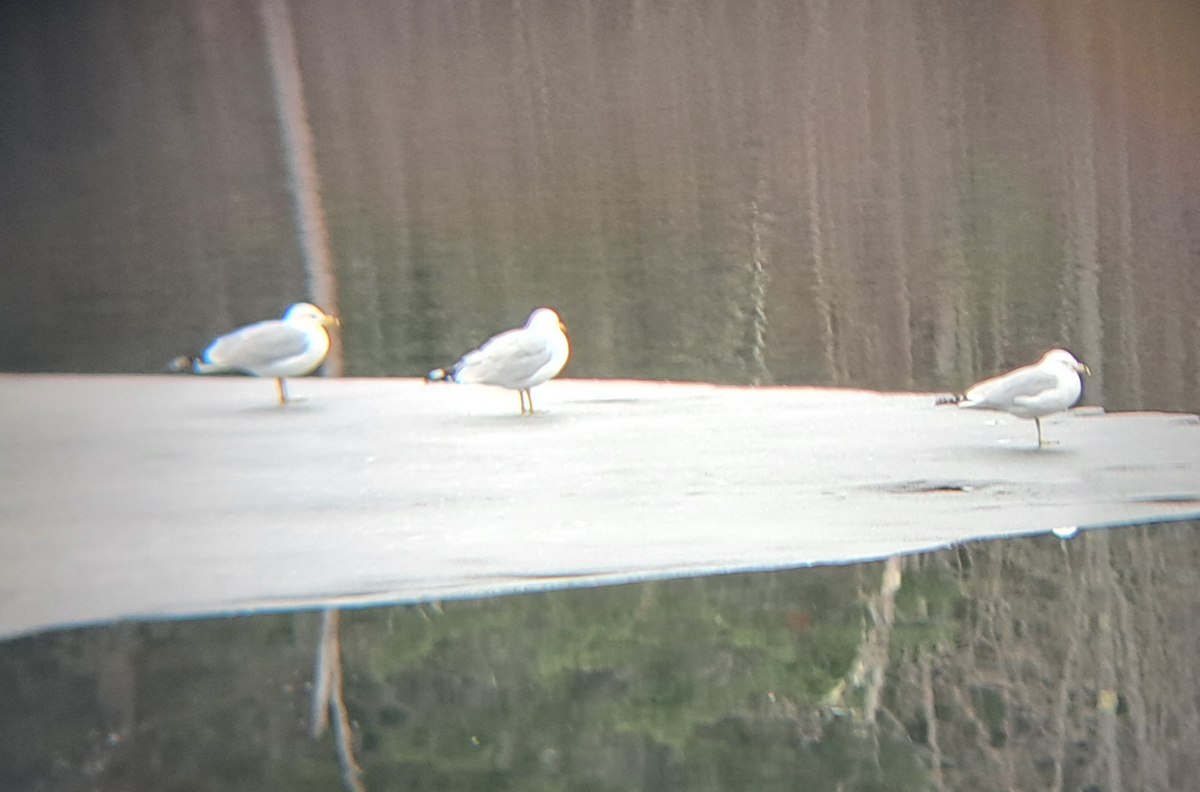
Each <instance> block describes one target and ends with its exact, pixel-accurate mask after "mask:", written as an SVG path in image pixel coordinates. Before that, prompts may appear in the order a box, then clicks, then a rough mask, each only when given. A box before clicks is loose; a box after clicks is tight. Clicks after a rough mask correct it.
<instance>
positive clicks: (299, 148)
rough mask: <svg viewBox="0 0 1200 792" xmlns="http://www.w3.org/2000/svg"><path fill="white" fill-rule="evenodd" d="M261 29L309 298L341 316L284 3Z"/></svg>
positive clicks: (333, 354) (334, 363)
mask: <svg viewBox="0 0 1200 792" xmlns="http://www.w3.org/2000/svg"><path fill="white" fill-rule="evenodd" d="M259 9H260V11H261V14H262V20H263V31H264V35H265V38H266V42H267V56H268V58H269V60H270V65H271V77H272V80H273V87H274V93H275V112H276V115H277V116H278V118H279V131H280V137H281V139H282V148H283V155H284V158H285V160H286V164H287V171H288V178H289V182H290V184H291V190H292V202H293V205H294V207H295V217H296V237H297V240H298V242H299V245H300V250H301V253H302V254H303V256H304V267H305V270H306V275H307V278H308V296H309V299H310V300H312V301H313V302H315V303H316V304H317V305H319V306H320V307H321V308H322V309H323V310H324V311H326V312H327V313H331V314H333V315H335V316H336V315H337V312H338V299H337V283H336V281H335V279H334V274H333V262H332V257H331V255H330V252H329V232H328V230H327V229H326V227H325V210H324V209H323V208H322V206H321V183H320V179H319V178H318V175H317V160H316V154H315V152H314V150H313V135H312V129H311V128H310V127H309V124H308V111H307V110H306V108H305V104H304V88H303V85H302V84H301V79H300V62H299V60H298V58H297V54H296V37H295V34H294V32H293V30H292V23H291V19H290V17H289V16H288V7H287V4H286V2H285V0H262V1H261V5H260V6H259ZM324 372H325V374H326V376H331V377H336V376H339V375H341V373H342V345H341V336H340V335H339V334H334V335H333V336H332V337H331V338H330V345H329V356H328V357H327V358H326V359H325V366H324Z"/></svg>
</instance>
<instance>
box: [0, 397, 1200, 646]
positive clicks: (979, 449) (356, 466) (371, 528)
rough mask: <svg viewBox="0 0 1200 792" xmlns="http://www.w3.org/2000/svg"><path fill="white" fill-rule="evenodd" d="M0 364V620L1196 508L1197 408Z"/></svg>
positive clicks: (253, 603)
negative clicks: (1040, 415)
mask: <svg viewBox="0 0 1200 792" xmlns="http://www.w3.org/2000/svg"><path fill="white" fill-rule="evenodd" d="M291 392H292V393H293V394H294V395H296V396H300V397H303V398H304V401H302V402H300V403H296V404H290V405H287V406H285V407H282V408H281V407H277V406H276V405H275V404H274V388H273V387H272V384H271V383H270V382H269V381H263V380H255V379H249V378H236V377H235V378H212V379H208V378H197V377H189V376H161V377H153V376H151V377H127V376H122V377H117V376H112V377H104V376H101V377H95V376H87V377H85V376H24V375H7V376H0V444H2V446H0V637H11V636H13V635H17V634H21V633H25V632H30V631H36V630H39V629H43V628H48V627H57V626H65V625H74V624H83V623H90V622H96V621H105V620H109V619H118V618H128V617H132V618H148V617H162V616H168V617H174V616H188V615H198V614H205V613H227V612H240V611H244V610H257V609H266V608H279V607H284V608H287V607H305V606H310V605H316V604H327V603H343V604H351V603H367V602H399V601H413V600H425V599H437V598H446V597H453V596H469V595H476V594H494V593H503V592H512V591H521V590H528V589H533V588H554V587H561V586H566V585H588V584H592V583H606V582H616V581H622V580H631V579H642V578H652V577H666V576H675V575H682V574H693V573H697V572H704V571H731V570H741V569H770V568H783V567H789V566H799V565H806V564H819V563H839V562H845V561H851V560H857V559H871V558H880V557H886V556H889V555H892V554H895V553H904V552H913V551H917V550H925V549H930V548H936V547H942V546H945V545H947V544H950V543H954V542H960V541H964V540H968V539H974V538H979V537H986V536H1001V535H1010V534H1023V533H1034V532H1045V531H1050V530H1052V529H1054V528H1061V527H1063V526H1074V525H1078V526H1102V525H1115V524H1126V523H1133V522H1150V521H1158V520H1174V519H1186V518H1195V517H1197V516H1200V422H1198V421H1197V419H1196V417H1195V416H1191V415H1171V414H1149V413H1125V414H1108V415H1105V414H1102V413H1099V411H1095V410H1091V411H1080V412H1077V413H1074V414H1067V415H1062V416H1057V417H1054V418H1051V419H1049V420H1048V421H1046V435H1047V437H1049V438H1052V439H1055V440H1058V441H1060V445H1057V446H1052V447H1048V448H1043V449H1040V450H1039V449H1037V448H1035V447H1034V443H1035V430H1034V427H1033V424H1032V423H1030V422H1027V421H1019V420H1017V419H1015V418H1011V417H1010V416H1007V415H996V414H989V413H980V412H971V411H960V410H958V409H957V408H954V407H934V406H933V396H932V395H930V394H911V393H895V394H884V393H874V392H868V391H851V390H835V389H826V388H798V387H797V388H741V387H716V386H711V385H703V384H679V383H675V384H667V383H654V382H633V381H599V380H558V381H554V382H551V383H548V384H547V385H545V386H542V387H540V388H538V389H536V390H535V391H534V398H535V404H536V406H537V408H538V410H540V411H542V412H541V414H538V415H535V416H532V417H530V416H525V417H522V416H521V415H519V414H518V403H517V395H516V394H515V393H512V392H508V391H502V390H496V389H491V388H487V387H482V386H452V385H442V384H430V385H427V384H424V383H422V382H421V381H419V380H411V379H315V378H309V379H304V380H295V381H293V382H292V383H291Z"/></svg>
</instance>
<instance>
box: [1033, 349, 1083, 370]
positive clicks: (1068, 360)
mask: <svg viewBox="0 0 1200 792" xmlns="http://www.w3.org/2000/svg"><path fill="white" fill-rule="evenodd" d="M1041 362H1042V363H1047V364H1051V365H1055V366H1065V367H1067V368H1069V369H1071V370H1072V371H1077V372H1079V373H1080V374H1091V373H1092V370H1091V369H1090V368H1088V367H1087V366H1086V365H1084V364H1083V363H1080V362H1079V361H1078V360H1076V359H1075V356H1074V355H1072V354H1071V353H1070V352H1068V351H1067V350H1065V349H1051V350H1050V351H1049V352H1047V353H1046V354H1044V355H1042V360H1041Z"/></svg>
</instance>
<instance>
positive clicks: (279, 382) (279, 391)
mask: <svg viewBox="0 0 1200 792" xmlns="http://www.w3.org/2000/svg"><path fill="white" fill-rule="evenodd" d="M275 395H276V396H278V397H279V403H280V404H283V403H284V402H286V401H287V388H285V387H284V385H283V377H276V378H275Z"/></svg>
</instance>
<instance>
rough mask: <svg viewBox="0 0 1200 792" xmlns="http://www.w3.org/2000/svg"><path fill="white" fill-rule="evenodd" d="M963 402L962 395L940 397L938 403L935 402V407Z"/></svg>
mask: <svg viewBox="0 0 1200 792" xmlns="http://www.w3.org/2000/svg"><path fill="white" fill-rule="evenodd" d="M962 400H963V396H962V394H959V393H955V394H951V395H949V396H938V397H937V401H935V402H934V405H938V404H958V403H959V402H960V401H962Z"/></svg>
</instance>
